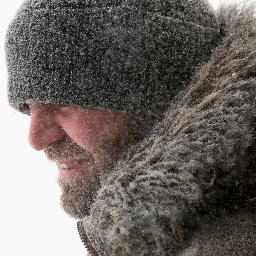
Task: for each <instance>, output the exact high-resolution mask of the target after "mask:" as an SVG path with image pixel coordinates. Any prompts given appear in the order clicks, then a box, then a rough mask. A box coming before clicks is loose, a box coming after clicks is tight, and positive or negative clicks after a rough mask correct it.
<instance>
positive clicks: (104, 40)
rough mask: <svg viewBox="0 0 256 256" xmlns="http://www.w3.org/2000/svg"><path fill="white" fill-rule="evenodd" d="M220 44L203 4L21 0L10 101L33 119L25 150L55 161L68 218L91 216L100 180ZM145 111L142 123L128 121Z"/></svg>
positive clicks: (13, 27)
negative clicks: (34, 150) (32, 150)
mask: <svg viewBox="0 0 256 256" xmlns="http://www.w3.org/2000/svg"><path fill="white" fill-rule="evenodd" d="M218 40H219V31H218V25H217V22H216V18H215V16H214V14H213V13H212V12H211V9H210V8H209V6H208V5H207V4H206V2H205V1H203V0H197V1H190V0H178V1H168V0H163V1H150V0H142V1H133V0H129V1H122V0H120V1H116V0H106V1H87V0H86V1H85V0H27V1H25V2H24V4H23V5H22V7H21V8H20V9H19V11H18V12H17V14H16V16H15V18H14V20H13V21H12V23H11V24H10V26H9V30H8V32H7V39H6V56H7V67H8V74H9V80H8V97H9V103H10V105H11V106H13V107H14V108H15V109H17V110H19V111H21V112H23V113H27V114H30V115H31V127H30V135H29V141H30V144H31V146H32V147H33V148H35V149H36V150H45V153H46V155H47V157H48V158H49V159H51V160H53V161H56V162H57V164H58V165H59V168H60V177H59V184H60V185H61V187H62V190H63V195H62V202H63V206H64V208H65V210H66V211H67V212H68V213H69V214H70V215H72V216H73V217H78V218H82V217H83V216H84V215H85V214H87V213H88V210H89V207H90V204H91V202H92V200H93V197H94V195H95V193H96V191H97V189H98V187H99V183H100V180H101V179H102V178H103V177H104V175H105V174H107V173H108V172H109V171H110V170H111V168H112V167H113V166H114V164H115V162H116V161H117V160H118V158H119V157H120V156H121V155H122V153H124V152H125V151H126V149H127V148H128V146H129V145H131V143H132V142H134V141H137V140H138V139H141V138H142V137H143V135H144V134H145V131H147V127H151V126H152V123H153V122H154V120H160V119H161V118H162V117H163V114H164V111H165V110H166V109H167V107H168V105H169V102H170V101H171V99H172V98H173V97H174V95H175V94H176V93H177V91H180V90H182V89H184V87H185V86H186V85H187V84H188V82H189V81H190V78H191V75H192V73H193V71H194V69H195V67H196V65H197V64H199V63H200V62H202V61H205V60H207V59H208V58H209V56H210V53H211V50H212V48H213V47H215V46H216V44H217V43H218ZM148 113H150V118H149V119H148V120H147V124H146V125H145V123H146V122H144V120H142V121H138V120H136V119H134V118H133V116H137V117H146V116H148ZM142 119H143V118H142ZM139 128H142V131H139ZM67 167H68V168H67Z"/></svg>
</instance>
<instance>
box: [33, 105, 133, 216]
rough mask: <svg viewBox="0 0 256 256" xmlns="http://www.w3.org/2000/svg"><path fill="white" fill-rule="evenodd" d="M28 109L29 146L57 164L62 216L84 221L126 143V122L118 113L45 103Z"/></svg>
mask: <svg viewBox="0 0 256 256" xmlns="http://www.w3.org/2000/svg"><path fill="white" fill-rule="evenodd" d="M28 105H29V107H30V115H31V123H30V131H29V143H30V145H31V146H32V147H33V148H34V149H35V150H44V152H45V154H46V156H47V158H48V159H50V160H51V161H54V162H55V163H56V164H57V166H58V169H59V177H58V183H59V185H60V187H61V191H62V194H61V204H62V207H63V209H64V210H65V212H66V213H68V214H69V215H70V216H72V217H74V218H83V217H84V216H85V215H86V214H88V212H89V209H90V205H91V204H92V202H93V199H94V197H95V194H96V192H97V190H98V189H99V186H100V181H101V179H102V177H104V176H105V175H107V174H108V173H109V171H110V170H111V168H113V166H114V164H115V163H116V161H117V160H118V158H119V157H120V156H121V154H122V153H123V152H125V151H126V150H127V148H128V147H129V145H130V143H131V140H132V126H131V122H130V118H129V116H128V114H126V113H123V112H119V111H107V110H101V109H94V108H87V107H78V106H62V105H56V104H50V103H49V104H46V103H30V104H28Z"/></svg>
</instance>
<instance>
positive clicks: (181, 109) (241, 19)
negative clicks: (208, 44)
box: [83, 5, 256, 256]
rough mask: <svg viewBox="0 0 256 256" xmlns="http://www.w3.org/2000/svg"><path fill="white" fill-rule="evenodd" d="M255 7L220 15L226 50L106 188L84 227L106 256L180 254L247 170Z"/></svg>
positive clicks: (255, 71) (253, 108)
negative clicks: (201, 219) (202, 214)
mask: <svg viewBox="0 0 256 256" xmlns="http://www.w3.org/2000/svg"><path fill="white" fill-rule="evenodd" d="M252 6H254V5H251V6H250V7H248V8H244V9H241V10H239V9H236V8H237V7H235V5H232V8H230V7H222V8H221V9H220V11H219V18H220V20H221V21H223V22H225V24H226V28H227V37H226V38H224V40H223V43H222V44H221V45H220V46H219V47H218V48H217V49H216V50H215V52H214V53H213V55H212V57H211V59H210V61H209V62H208V63H207V64H206V65H205V66H204V67H202V68H201V70H200V71H199V72H198V73H197V75H196V76H195V77H194V79H193V82H192V84H191V87H190V90H189V91H188V92H187V93H186V95H185V96H184V98H183V99H182V100H181V101H179V102H176V103H174V104H173V105H172V107H171V108H170V109H169V111H168V112H167V113H166V115H165V118H164V119H163V121H162V122H161V123H159V124H158V125H157V126H156V127H155V128H154V129H153V131H152V133H151V135H150V136H149V137H148V138H147V139H145V140H144V141H143V142H142V143H141V144H140V145H139V146H137V147H134V148H132V149H131V152H130V155H129V157H128V158H127V159H126V160H125V161H120V162H119V163H118V165H117V166H116V169H115V171H114V172H113V173H112V174H111V175H109V177H108V179H107V180H106V181H105V182H104V184H103V185H102V188H101V189H100V191H99V193H98V195H97V198H96V200H95V203H94V205H93V206H92V208H91V214H90V216H88V217H85V218H84V220H83V223H84V228H85V230H86V233H87V235H88V237H89V239H90V240H91V242H92V244H93V246H94V247H95V248H96V249H97V250H98V251H101V252H102V255H140V256H142V255H147V256H148V255H152V256H153V255H154V256H158V255H159V256H160V255H161V256H164V255H173V254H172V253H175V252H176V251H177V250H178V248H181V247H182V245H183V244H184V239H185V238H186V237H187V236H189V235H191V234H192V233H191V231H190V229H189V228H188V229H187V227H191V226H193V224H194V223H195V222H196V213H198V209H201V206H202V205H204V206H205V208H204V210H206V211H207V212H211V211H212V209H214V208H215V206H216V205H215V204H216V203H218V201H217V202H216V198H217V199H218V198H220V197H222V196H223V191H222V190H221V189H220V187H221V186H226V185H227V186H229V185H232V184H233V183H232V182H229V181H232V180H234V179H235V178H236V177H237V176H239V175H241V174H242V173H243V172H244V171H246V161H247V155H246V149H247V148H248V147H249V146H250V145H251V144H252V118H253V116H254V115H255V113H256V105H255V103H256V101H255V98H256V79H255V75H256V61H255V57H256V51H255V45H256V33H255V28H256V26H255V19H254V17H253V14H254V7H252ZM228 10H230V12H228ZM198 214H199V213H198Z"/></svg>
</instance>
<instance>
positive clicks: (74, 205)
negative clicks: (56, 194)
mask: <svg viewBox="0 0 256 256" xmlns="http://www.w3.org/2000/svg"><path fill="white" fill-rule="evenodd" d="M93 173H94V175H93V177H90V180H88V177H85V176H83V175H78V176H74V177H72V179H65V180H63V179H61V178H60V177H59V178H58V184H59V186H60V188H61V196H60V200H61V206H62V208H63V210H64V211H65V212H66V213H67V214H68V215H69V216H71V217H73V218H75V219H82V218H84V217H85V216H86V215H89V213H90V206H91V205H92V203H93V200H94V198H95V195H96V193H97V191H98V189H99V187H100V178H99V177H98V175H96V174H98V173H99V172H98V171H97V169H96V168H95V170H93Z"/></svg>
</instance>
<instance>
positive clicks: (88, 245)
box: [77, 220, 99, 256]
mask: <svg viewBox="0 0 256 256" xmlns="http://www.w3.org/2000/svg"><path fill="white" fill-rule="evenodd" d="M77 230H78V233H79V236H80V239H81V241H82V243H83V245H84V246H85V248H86V249H87V251H88V252H89V253H90V255H91V256H99V254H98V253H97V252H96V250H95V249H94V248H93V247H92V246H91V243H90V241H89V239H88V237H87V235H86V233H85V230H84V225H83V222H82V221H81V220H80V221H78V222H77Z"/></svg>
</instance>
